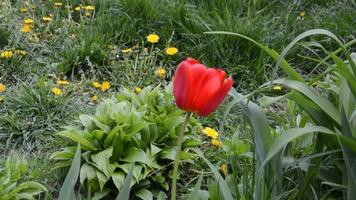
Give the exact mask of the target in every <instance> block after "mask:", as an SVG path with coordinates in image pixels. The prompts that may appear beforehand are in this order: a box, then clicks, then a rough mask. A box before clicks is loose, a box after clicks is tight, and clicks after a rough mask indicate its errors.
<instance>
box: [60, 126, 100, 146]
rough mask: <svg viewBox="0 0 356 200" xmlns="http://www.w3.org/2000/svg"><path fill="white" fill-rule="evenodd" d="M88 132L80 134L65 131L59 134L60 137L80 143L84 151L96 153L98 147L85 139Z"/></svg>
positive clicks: (73, 131) (78, 132)
mask: <svg viewBox="0 0 356 200" xmlns="http://www.w3.org/2000/svg"><path fill="white" fill-rule="evenodd" d="M84 134H88V133H86V132H80V131H75V130H64V131H61V132H59V133H58V135H60V136H63V137H66V138H69V139H71V140H72V141H74V142H76V143H79V144H80V145H81V147H82V148H83V149H84V150H91V151H95V150H96V147H95V146H94V145H93V144H92V143H91V142H90V141H89V140H87V139H86V138H85V137H84Z"/></svg>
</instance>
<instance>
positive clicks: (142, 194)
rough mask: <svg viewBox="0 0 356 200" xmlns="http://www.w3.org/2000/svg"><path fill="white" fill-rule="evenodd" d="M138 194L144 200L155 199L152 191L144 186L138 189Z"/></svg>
mask: <svg viewBox="0 0 356 200" xmlns="http://www.w3.org/2000/svg"><path fill="white" fill-rule="evenodd" d="M136 196H137V197H139V198H141V199H142V200H153V194H152V192H150V191H149V190H147V189H144V188H142V189H140V190H139V191H137V193H136Z"/></svg>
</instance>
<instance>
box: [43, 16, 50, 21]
mask: <svg viewBox="0 0 356 200" xmlns="http://www.w3.org/2000/svg"><path fill="white" fill-rule="evenodd" d="M42 20H43V21H44V22H50V21H52V17H50V16H45V17H42Z"/></svg>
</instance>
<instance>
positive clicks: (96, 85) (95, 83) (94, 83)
mask: <svg viewBox="0 0 356 200" xmlns="http://www.w3.org/2000/svg"><path fill="white" fill-rule="evenodd" d="M92 86H93V87H94V88H96V89H99V88H101V84H100V83H99V82H93V83H92Z"/></svg>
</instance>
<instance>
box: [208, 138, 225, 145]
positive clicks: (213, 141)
mask: <svg viewBox="0 0 356 200" xmlns="http://www.w3.org/2000/svg"><path fill="white" fill-rule="evenodd" d="M211 145H213V146H214V147H220V146H222V145H223V143H222V142H220V141H219V140H217V139H212V140H211Z"/></svg>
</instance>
